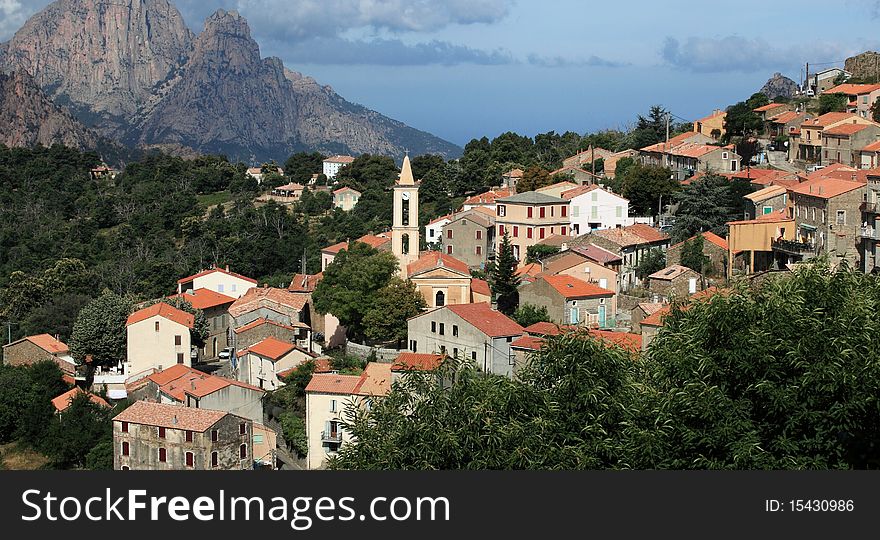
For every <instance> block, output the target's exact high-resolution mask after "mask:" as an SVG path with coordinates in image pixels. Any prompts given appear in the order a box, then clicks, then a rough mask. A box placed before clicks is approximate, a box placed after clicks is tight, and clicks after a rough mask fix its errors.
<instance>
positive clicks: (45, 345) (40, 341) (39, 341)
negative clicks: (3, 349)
mask: <svg viewBox="0 0 880 540" xmlns="http://www.w3.org/2000/svg"><path fill="white" fill-rule="evenodd" d="M24 340H27V341H30V342H31V343H33V344H34V345H36V346H37V347H39V348H41V349H43V350H44V351H46V352H47V353H49V354H56V355H57V354H64V353H67V352H69V351H70V349H69V348H68V347H67V345H66V344H65V343H64V342H62V341H58V340H57V339H55V338H54V337H52V336H50V335H49V334H37V335H36V336H28V337H26V338H24ZM20 341H22V340H19V341H16V342H14V343H11V344H10V345H15V343H19V342H20Z"/></svg>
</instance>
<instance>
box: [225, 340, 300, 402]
mask: <svg viewBox="0 0 880 540" xmlns="http://www.w3.org/2000/svg"><path fill="white" fill-rule="evenodd" d="M236 355H237V357H238V358H237V363H236V364H234V365H233V370H234V371H236V372H237V378H238V380H239V381H242V382H245V383H247V384H249V385H252V386H256V387H258V388H261V389H266V390H277V389H278V388H281V387H282V386H284V383H283V382H282V381H281V379H280V378H279V377H278V374H279V373H281V372H284V371H287V370H289V369H292V368H295V367H297V366H299V365H300V364H302V363H303V362H305V361H306V360H311V359H315V358H317V357H318V355H317V354H315V353H310V352H309V351H307V350H305V349H301V348H299V347H297V346H296V345H294V344H293V343H290V342H285V341H281V340H279V339H276V338H274V337H267V338H265V339H263V340H262V341H259V342H258V343H255V344H253V345H251V346H250V347H248V348H247V349H242V350H240V351H238V352H237V353H236Z"/></svg>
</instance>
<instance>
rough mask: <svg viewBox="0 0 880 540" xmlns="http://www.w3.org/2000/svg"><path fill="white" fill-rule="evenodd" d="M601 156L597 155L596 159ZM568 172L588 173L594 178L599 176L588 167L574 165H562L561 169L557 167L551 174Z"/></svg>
mask: <svg viewBox="0 0 880 540" xmlns="http://www.w3.org/2000/svg"><path fill="white" fill-rule="evenodd" d="M599 157H600V156H596V159H599ZM568 173H581V174H586V175H587V176H592V177H593V178H599V175H598V174H593V173H591V172H590V171H588V170H586V169H583V168H581V167H574V166H568V167H561V168H559V169H556V170H555V171H552V172H551V173H550V176H556V175H557V174H568Z"/></svg>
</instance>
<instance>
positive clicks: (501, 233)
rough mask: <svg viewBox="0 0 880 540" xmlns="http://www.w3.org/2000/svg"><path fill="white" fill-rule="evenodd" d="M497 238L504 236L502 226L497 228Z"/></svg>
mask: <svg viewBox="0 0 880 540" xmlns="http://www.w3.org/2000/svg"><path fill="white" fill-rule="evenodd" d="M498 236H504V225H499V226H498Z"/></svg>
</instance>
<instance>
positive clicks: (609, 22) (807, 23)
mask: <svg viewBox="0 0 880 540" xmlns="http://www.w3.org/2000/svg"><path fill="white" fill-rule="evenodd" d="M173 3H174V4H175V5H176V6H177V7H178V9H180V11H181V12H182V13H183V15H184V17H185V19H186V21H187V23H188V24H189V26H190V27H191V28H192V29H193V30H194V31H195V32H199V31H201V28H202V26H203V21H204V18H205V17H206V16H208V15H209V14H210V13H211V12H213V11H215V10H216V9H218V8H224V9H236V10H238V11H239V12H240V13H241V14H242V15H244V16H245V17H247V18H248V20H249V21H250V23H251V25H250V26H251V30H252V33H253V36H254V37H255V39H256V40H257V41H258V42H259V43H260V46H261V50H262V54H263V56H278V57H280V58H281V59H282V60H283V61H284V64H285V65H286V66H287V67H289V68H290V69H293V70H296V71H300V72H302V73H305V74H307V75H310V76H312V77H314V78H316V79H317V80H318V81H319V82H321V83H323V84H329V85H331V86H332V87H333V88H334V89H335V90H336V91H337V92H339V93H340V94H341V95H342V96H343V97H345V98H346V99H348V100H350V101H354V102H357V103H360V104H362V105H365V106H368V107H370V108H372V109H375V110H377V111H379V112H381V113H383V114H386V115H388V116H391V117H392V118H396V119H398V120H401V121H403V122H406V123H407V124H409V125H411V126H413V127H417V128H419V129H424V130H426V131H430V132H432V133H434V134H436V135H439V136H441V137H443V138H446V139H448V140H450V141H452V142H455V143H457V144H462V145H463V144H464V143H466V142H467V141H468V140H470V139H471V138H473V137H480V136H483V135H486V136H489V137H494V136H496V135H498V134H500V133H503V132H505V131H516V132H518V133H521V134H525V135H530V136H533V135H535V134H537V133H542V132H546V131H550V130H556V131H557V132H563V131H567V130H572V131H577V132H579V133H583V132H587V131H596V130H600V129H605V128H625V127H626V126H627V125H629V124H630V123H631V122H633V120H634V119H635V117H636V115H637V114H639V113H641V112H644V111H645V110H647V108H648V107H649V106H650V105H652V104H655V103H657V104H662V105H664V106H666V107H668V108H669V109H670V110H671V111H672V112H673V113H674V114H676V115H677V116H679V117H681V118H683V119H687V120H692V119H695V118H698V117H701V116H703V115H705V114H708V113H710V112H711V111H712V110H713V109H714V108H724V107H726V106H727V105H730V104H732V103H734V102H736V101H739V100H742V99H744V98H746V97H748V96H749V95H750V94H751V93H753V92H754V91H756V90H758V89H759V88H760V87H761V86H762V85H763V83H764V82H765V81H766V80H767V79H768V78H769V77H770V76H771V75H772V74H773V73H774V72H776V71H779V72H782V73H783V74H785V75H787V76H789V77H791V78H793V79H795V80H799V79H800V77H801V66H803V64H804V63H805V62H807V61H809V62H811V63H812V64H814V65H817V64H820V63H822V64H825V63H830V62H838V63H839V62H841V61H842V60H843V59H845V58H846V57H847V56H850V55H852V54H856V53H858V52H861V51H864V50H869V49H870V50H877V49H880V36H878V33H877V30H876V29H877V28H878V23H880V2H874V1H859V0H838V1H836V2H832V3H829V2H827V0H798V1H797V2H775V3H773V2H766V1H752V0H740V1H739V2H736V3H732V4H725V3H718V2H711V3H710V2H691V1H683V0H666V1H665V2H644V1H634V0H617V1H615V2H588V1H583V0H582V1H576V0H546V1H528V0H411V1H404V0H237V1H236V0H177V1H176V2H173ZM46 4H48V2H47V1H45V0H0V40H5V39H7V38H8V37H9V36H10V35H11V34H12V33H13V32H14V31H15V29H17V28H18V27H19V26H21V24H22V23H23V21H24V20H25V19H26V18H27V17H28V16H29V15H31V14H32V13H34V12H35V11H37V10H39V9H41V8H42V7H44V6H45V5H46ZM795 5H796V8H795V7H794V6H795ZM835 14H837V15H840V18H839V19H837V20H840V21H841V22H840V24H837V25H833V24H829V16H833V15H835Z"/></svg>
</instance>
